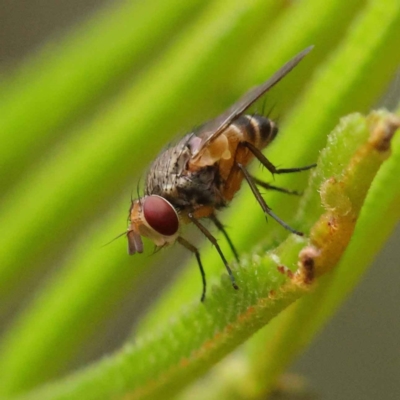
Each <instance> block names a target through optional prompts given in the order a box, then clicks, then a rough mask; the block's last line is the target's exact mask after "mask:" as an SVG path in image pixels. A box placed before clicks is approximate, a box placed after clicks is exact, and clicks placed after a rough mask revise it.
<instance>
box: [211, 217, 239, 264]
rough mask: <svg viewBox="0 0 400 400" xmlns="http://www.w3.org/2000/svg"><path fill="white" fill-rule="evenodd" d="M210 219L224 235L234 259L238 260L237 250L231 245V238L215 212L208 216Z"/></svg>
mask: <svg viewBox="0 0 400 400" xmlns="http://www.w3.org/2000/svg"><path fill="white" fill-rule="evenodd" d="M209 218H210V219H211V221H212V222H213V223H214V225H215V226H216V227H217V228H218V229H219V230H220V231H221V232H222V234H223V235H224V237H225V239H226V241H227V242H228V245H229V247H230V249H231V250H232V253H233V255H234V256H235V258H236V261H237V262H239V255H238V252H237V251H236V249H235V246H234V245H233V243H232V241H231V238H230V237H229V236H228V233H227V232H226V230H225V227H224V225H223V224H222V223H221V221H220V220H219V219H218V218H217V217H216V216H215V214H211V216H210V217H209Z"/></svg>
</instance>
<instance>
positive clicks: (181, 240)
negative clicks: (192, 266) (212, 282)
mask: <svg viewBox="0 0 400 400" xmlns="http://www.w3.org/2000/svg"><path fill="white" fill-rule="evenodd" d="M177 240H178V242H179V243H180V244H181V245H182V246H183V247H186V248H187V249H188V250H190V251H191V252H192V253H194V255H195V256H196V259H197V263H198V264H199V268H200V274H201V279H202V281H203V291H202V292H201V297H200V301H201V302H203V301H204V300H205V298H206V290H207V282H206V274H205V272H204V268H203V265H202V263H201V259H200V253H199V250H198V249H197V247H195V246H193V245H192V244H191V243H189V242H188V241H187V240H186V239H184V238H183V237H181V236H178V239H177Z"/></svg>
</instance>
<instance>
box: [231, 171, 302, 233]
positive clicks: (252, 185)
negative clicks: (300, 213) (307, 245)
mask: <svg viewBox="0 0 400 400" xmlns="http://www.w3.org/2000/svg"><path fill="white" fill-rule="evenodd" d="M237 166H238V168H239V169H240V170H241V171H242V173H243V176H244V178H245V179H246V181H247V183H248V184H249V186H250V189H251V191H252V192H253V194H254V196H255V198H256V199H257V201H258V203H259V204H260V206H261V208H262V209H263V211H264V213H265V214H268V215H269V216H271V217H272V218H273V219H274V220H275V221H276V222H278V223H279V224H280V225H282V226H283V227H284V228H285V229H287V230H288V231H290V232H292V233H294V234H296V235H299V236H303V233H302V232H299V231H296V230H295V229H293V228H292V227H290V226H289V225H288V224H286V223H285V222H284V221H282V220H281V219H280V218H279V217H278V216H277V215H276V214H275V213H273V212H272V210H271V209H270V208H269V207H268V205H267V203H266V202H265V200H264V199H263V197H262V196H261V193H260V191H259V190H258V188H257V185H256V183H255V182H254V180H253V178H252V176H251V175H250V174H249V172H248V171H247V169H246V168H245V167H244V166H243V165H242V164H240V163H237Z"/></svg>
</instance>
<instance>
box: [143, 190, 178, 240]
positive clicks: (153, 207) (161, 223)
mask: <svg viewBox="0 0 400 400" xmlns="http://www.w3.org/2000/svg"><path fill="white" fill-rule="evenodd" d="M143 215H144V218H145V219H146V222H147V223H148V224H149V225H150V226H151V227H152V228H153V229H154V230H155V231H156V232H158V233H160V234H161V235H165V236H171V235H174V234H175V233H176V232H177V231H178V228H179V219H178V215H177V213H176V211H175V209H174V207H172V205H171V204H170V203H169V202H168V201H167V200H165V199H163V198H162V197H160V196H155V195H152V196H148V197H146V198H145V199H144V201H143Z"/></svg>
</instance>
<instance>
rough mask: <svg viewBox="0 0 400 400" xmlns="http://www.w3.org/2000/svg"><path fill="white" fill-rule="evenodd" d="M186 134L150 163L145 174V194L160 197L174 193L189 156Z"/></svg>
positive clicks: (173, 194)
mask: <svg viewBox="0 0 400 400" xmlns="http://www.w3.org/2000/svg"><path fill="white" fill-rule="evenodd" d="M187 136H189V135H187ZM187 136H185V137H184V138H183V139H182V140H181V141H180V142H179V143H177V144H176V145H174V146H170V147H169V148H167V149H166V150H164V151H163V152H162V153H161V154H160V155H159V156H158V157H157V159H156V160H155V161H154V163H153V164H152V165H151V167H150V169H149V171H148V172H147V175H146V183H145V192H146V194H147V195H152V194H157V195H160V196H162V197H164V196H167V197H168V196H175V195H176V191H175V189H176V186H177V181H178V179H179V178H180V177H181V176H182V175H183V174H184V172H185V170H186V168H187V163H188V161H189V159H190V157H191V152H190V149H189V148H188V146H187V140H188V139H187Z"/></svg>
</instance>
